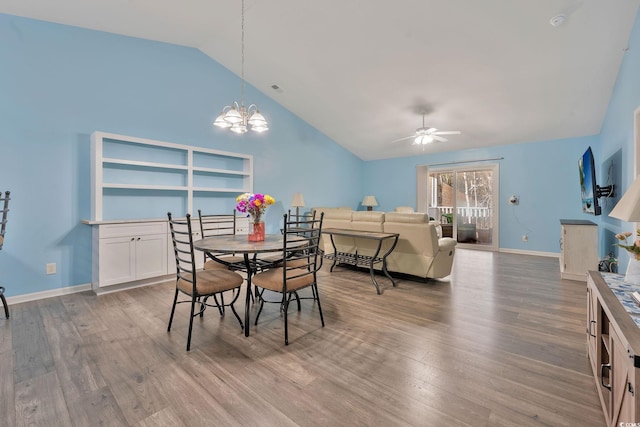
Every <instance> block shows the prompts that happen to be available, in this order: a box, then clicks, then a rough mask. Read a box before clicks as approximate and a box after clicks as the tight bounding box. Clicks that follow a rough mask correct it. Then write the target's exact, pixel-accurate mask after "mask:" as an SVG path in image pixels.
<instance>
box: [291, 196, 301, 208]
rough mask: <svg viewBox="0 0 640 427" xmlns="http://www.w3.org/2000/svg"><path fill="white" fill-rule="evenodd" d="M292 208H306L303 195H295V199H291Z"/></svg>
mask: <svg viewBox="0 0 640 427" xmlns="http://www.w3.org/2000/svg"><path fill="white" fill-rule="evenodd" d="M291 206H293V207H294V208H301V207H303V206H304V197H302V193H294V195H293V198H292V199H291Z"/></svg>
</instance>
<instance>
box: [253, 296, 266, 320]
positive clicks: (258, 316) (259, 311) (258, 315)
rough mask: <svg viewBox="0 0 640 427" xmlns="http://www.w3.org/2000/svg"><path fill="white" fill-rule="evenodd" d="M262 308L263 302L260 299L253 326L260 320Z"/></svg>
mask: <svg viewBox="0 0 640 427" xmlns="http://www.w3.org/2000/svg"><path fill="white" fill-rule="evenodd" d="M263 307H264V300H263V299H262V298H260V308H259V309H258V314H256V322H255V323H254V325H255V326H258V319H259V318H260V313H262V308H263Z"/></svg>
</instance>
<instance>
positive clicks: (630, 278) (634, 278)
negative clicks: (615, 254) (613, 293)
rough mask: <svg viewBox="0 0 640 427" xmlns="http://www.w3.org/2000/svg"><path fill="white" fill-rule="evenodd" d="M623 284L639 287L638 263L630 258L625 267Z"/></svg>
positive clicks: (639, 270)
mask: <svg viewBox="0 0 640 427" xmlns="http://www.w3.org/2000/svg"><path fill="white" fill-rule="evenodd" d="M624 281H625V283H631V284H634V285H640V261H638V260H637V259H635V258H633V257H630V258H629V265H627V274H625V276H624Z"/></svg>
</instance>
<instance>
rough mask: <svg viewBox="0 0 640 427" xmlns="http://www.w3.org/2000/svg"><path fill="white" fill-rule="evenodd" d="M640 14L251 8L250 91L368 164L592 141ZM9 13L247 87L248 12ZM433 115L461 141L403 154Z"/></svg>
mask: <svg viewBox="0 0 640 427" xmlns="http://www.w3.org/2000/svg"><path fill="white" fill-rule="evenodd" d="M639 3H640V0H614V1H599V0H520V1H513V0H483V1H476V0H447V1H437V0H395V1H383V0H322V1H309V0H269V1H265V0H262V1H259V0H246V2H245V10H246V13H245V78H246V80H247V81H248V82H249V83H250V84H252V85H254V86H255V87H257V88H258V89H259V90H261V91H262V92H264V93H265V94H267V95H268V96H270V97H271V98H273V99H274V100H275V101H277V102H278V103H280V104H282V105H283V106H285V107H286V108H288V109H289V110H291V111H292V112H293V113H295V114H296V115H298V116H299V117H300V118H302V119H303V120H305V121H307V122H308V123H310V124H311V125H312V126H314V127H315V128H317V129H318V130H320V131H321V132H323V133H324V134H326V135H327V136H328V137H330V138H331V139H333V140H334V141H336V142H337V143H338V144H341V145H342V146H344V147H345V148H346V149H348V150H349V151H351V152H352V153H354V154H355V155H357V156H358V157H360V158H362V159H364V160H372V159H384V158H392V157H401V156H411V155H414V154H422V153H425V152H427V153H428V152H437V151H448V150H461V149H466V148H474V147H486V146H492V145H502V144H513V143H521V142H531V141H544V140H551V139H560V138H568V137H577V136H585V135H594V134H598V133H599V132H600V128H601V125H602V122H603V119H604V115H605V112H606V110H607V106H608V103H609V99H610V96H611V92H612V89H613V87H614V85H615V81H616V76H617V73H618V69H619V67H620V64H621V61H622V59H623V57H624V55H640V51H638V49H640V47H639V46H629V45H628V41H629V35H630V32H631V29H632V27H633V24H634V20H635V17H636V14H637V11H638V5H639ZM0 12H1V13H8V14H13V15H19V16H25V17H29V18H35V19H40V20H45V21H52V22H57V23H62V24H68V25H74V26H79V27H84V28H89V29H94V30H101V31H108V32H113V33H118V34H124V35H128V36H134V37H141V38H145V39H151V40H158V41H163V42H168V43H173V44H178V45H184V46H190V47H195V48H197V49H200V50H201V51H202V52H204V53H205V54H207V55H209V56H210V57H211V58H213V59H215V60H216V61H218V62H220V63H221V64H223V65H224V66H225V67H227V68H229V69H230V70H232V71H233V72H234V73H236V74H238V75H240V68H241V67H240V64H241V61H240V47H241V45H240V12H241V2H240V0H226V1H221V0H183V1H179V2H178V1H175V0H92V1H86V0H58V1H55V2H53V1H50V0H0ZM560 14H563V15H564V16H565V18H566V19H565V21H564V23H563V24H561V25H558V26H553V25H551V23H550V20H551V19H552V18H553V17H555V16H557V15H560ZM272 85H277V86H278V87H279V88H280V89H278V90H274V89H273V88H272ZM230 101H231V100H229V101H225V102H230ZM247 101H249V102H250V101H251V100H249V99H248V100H247ZM220 107H222V105H221V106H220ZM262 112H263V114H264V115H265V116H266V117H267V120H269V111H268V110H267V109H264V111H262ZM422 112H424V113H426V118H425V121H426V125H427V127H435V128H438V129H439V130H460V131H461V132H462V133H461V134H460V135H451V136H447V138H448V139H449V140H448V141H447V142H436V143H432V144H429V145H426V146H415V145H412V140H411V139H407V140H404V141H401V142H391V141H393V140H396V139H398V138H402V137H405V136H409V135H412V134H413V133H414V132H415V130H416V128H418V127H421V126H422V116H421V113H422ZM212 119H213V117H212ZM271 126H272V127H275V126H277V124H275V123H271Z"/></svg>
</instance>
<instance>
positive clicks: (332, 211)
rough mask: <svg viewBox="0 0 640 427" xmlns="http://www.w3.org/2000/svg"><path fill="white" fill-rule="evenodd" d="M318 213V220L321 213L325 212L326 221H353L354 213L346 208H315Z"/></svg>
mask: <svg viewBox="0 0 640 427" xmlns="http://www.w3.org/2000/svg"><path fill="white" fill-rule="evenodd" d="M313 211H315V212H316V218H319V217H320V213H321V212H324V219H325V220H327V219H344V220H347V221H351V215H352V213H353V211H352V210H351V209H345V208H313Z"/></svg>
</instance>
